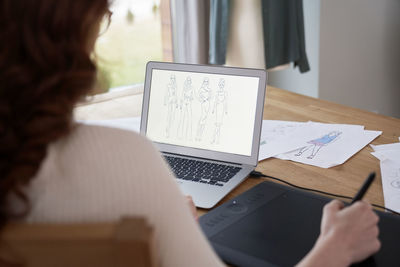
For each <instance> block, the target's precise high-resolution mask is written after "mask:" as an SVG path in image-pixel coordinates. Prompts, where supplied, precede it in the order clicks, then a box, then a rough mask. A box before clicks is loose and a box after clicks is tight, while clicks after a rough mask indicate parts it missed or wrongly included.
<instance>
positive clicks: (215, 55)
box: [208, 0, 230, 65]
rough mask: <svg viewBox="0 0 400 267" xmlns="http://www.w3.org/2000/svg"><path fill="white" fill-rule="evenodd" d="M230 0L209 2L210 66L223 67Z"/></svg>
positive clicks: (212, 0)
mask: <svg viewBox="0 0 400 267" xmlns="http://www.w3.org/2000/svg"><path fill="white" fill-rule="evenodd" d="M229 15H230V0H211V6H210V45H209V46H210V47H209V60H208V62H209V63H210V64H218V65H224V64H225V60H226V47H227V42H228V33H229Z"/></svg>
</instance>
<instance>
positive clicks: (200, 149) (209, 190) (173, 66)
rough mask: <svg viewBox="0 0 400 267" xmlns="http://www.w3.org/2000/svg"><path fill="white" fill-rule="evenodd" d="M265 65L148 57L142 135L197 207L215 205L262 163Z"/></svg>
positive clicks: (141, 126)
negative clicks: (255, 66)
mask: <svg viewBox="0 0 400 267" xmlns="http://www.w3.org/2000/svg"><path fill="white" fill-rule="evenodd" d="M266 80H267V73H266V71H264V70H257V69H244V68H231V67H221V66H205V65H192V64H177V63H165V62H149V63H148V64H147V66H146V80H145V83H144V95H143V106H142V116H141V125H140V132H141V134H143V135H145V136H146V137H147V138H149V139H150V140H152V141H153V142H154V143H155V144H156V146H157V147H158V149H159V150H160V151H161V152H162V154H163V156H164V158H165V160H166V162H168V164H169V165H170V167H171V169H172V171H173V172H174V173H175V176H176V178H177V182H178V184H179V186H180V188H181V190H182V191H183V193H184V194H185V195H190V196H192V198H193V201H194V203H195V205H196V206H197V207H200V208H212V207H213V206H214V205H215V204H217V203H218V202H219V201H220V200H221V199H222V198H223V197H224V196H225V195H227V194H228V193H229V192H230V191H232V189H234V188H235V187H236V186H237V185H238V184H239V183H241V182H242V181H243V180H244V179H245V178H246V177H247V176H248V175H249V173H250V172H251V171H253V170H254V169H255V167H256V166H257V162H258V150H259V142H260V134H261V124H262V117H263V109H264V97H265V89H266Z"/></svg>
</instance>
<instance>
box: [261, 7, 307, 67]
mask: <svg viewBox="0 0 400 267" xmlns="http://www.w3.org/2000/svg"><path fill="white" fill-rule="evenodd" d="M262 17H263V31H264V50H265V62H266V68H267V69H269V68H273V67H277V66H280V65H283V64H287V63H290V62H294V65H295V66H298V67H299V70H300V72H301V73H303V72H306V71H308V70H310V66H309V64H308V60H307V55H306V51H305V40H304V18H303V1H302V0H262Z"/></svg>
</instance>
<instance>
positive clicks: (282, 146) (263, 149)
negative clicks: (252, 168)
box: [258, 120, 312, 161]
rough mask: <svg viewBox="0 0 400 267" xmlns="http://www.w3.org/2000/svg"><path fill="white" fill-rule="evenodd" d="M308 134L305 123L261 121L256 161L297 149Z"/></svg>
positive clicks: (308, 128) (308, 130)
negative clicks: (258, 150)
mask: <svg viewBox="0 0 400 267" xmlns="http://www.w3.org/2000/svg"><path fill="white" fill-rule="evenodd" d="M310 134H312V133H311V132H310V127H307V122H294V121H278V120H263V124H262V129H261V138H260V152H259V155H258V160H259V161H261V160H264V159H267V158H270V157H273V156H275V155H278V154H281V153H285V152H288V151H292V150H294V149H297V148H299V147H301V145H302V144H303V143H304V141H306V139H307V136H309V135H310Z"/></svg>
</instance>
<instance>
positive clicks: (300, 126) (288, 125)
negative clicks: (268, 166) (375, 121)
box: [259, 120, 382, 168]
mask: <svg viewBox="0 0 400 267" xmlns="http://www.w3.org/2000/svg"><path fill="white" fill-rule="evenodd" d="M380 134H382V132H381V131H367V130H364V126H362V125H350V124H329V123H317V122H311V121H309V122H303V123H301V122H290V121H269V120H267V121H263V129H262V132H261V142H260V154H259V160H263V159H266V158H269V157H272V156H274V157H276V158H279V159H283V160H291V161H296V162H301V163H304V164H309V165H314V166H318V167H322V168H330V167H333V166H336V165H340V164H343V163H344V162H345V161H346V160H348V159H349V158H350V157H351V156H353V155H354V154H355V153H357V152H358V151H360V150H361V149H362V148H363V147H365V146H366V145H368V144H369V143H370V142H371V141H372V140H374V139H375V138H376V137H378V136H379V135H380Z"/></svg>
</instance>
